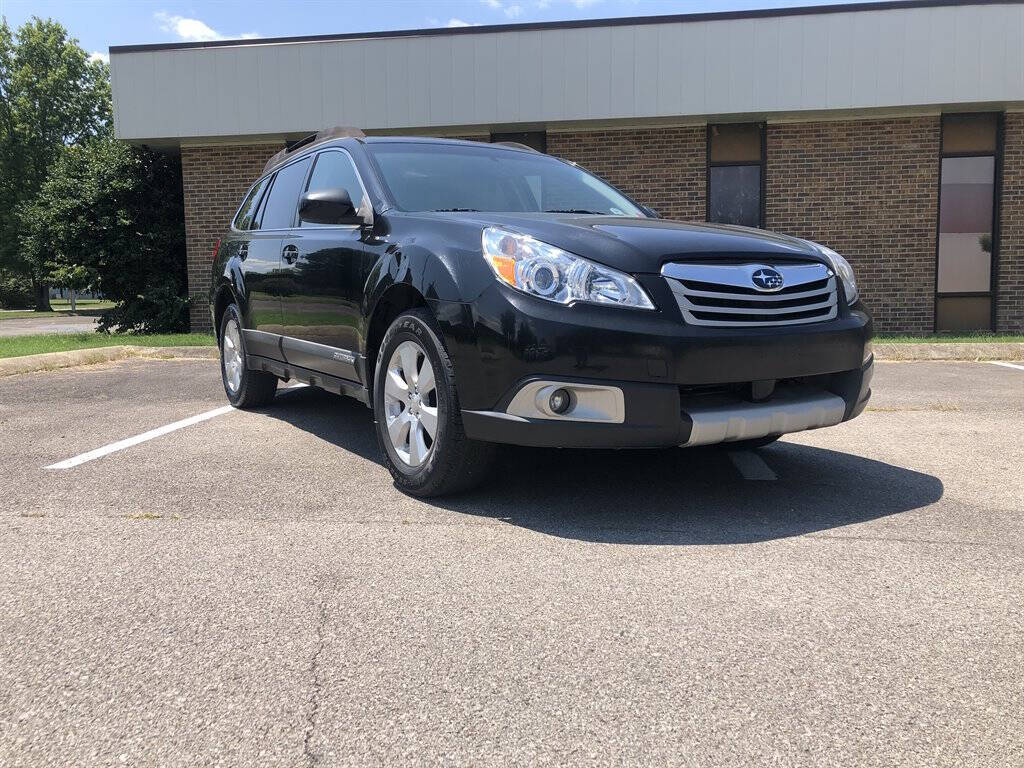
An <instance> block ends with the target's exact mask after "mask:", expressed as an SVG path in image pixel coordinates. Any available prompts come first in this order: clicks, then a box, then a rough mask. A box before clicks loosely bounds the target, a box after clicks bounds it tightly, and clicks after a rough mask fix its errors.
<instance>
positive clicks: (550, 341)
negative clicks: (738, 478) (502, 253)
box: [431, 275, 873, 448]
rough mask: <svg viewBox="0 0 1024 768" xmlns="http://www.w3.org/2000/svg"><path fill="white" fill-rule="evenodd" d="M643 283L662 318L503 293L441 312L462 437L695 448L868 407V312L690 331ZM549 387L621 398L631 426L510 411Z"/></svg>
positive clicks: (657, 283) (648, 282) (660, 286)
mask: <svg viewBox="0 0 1024 768" xmlns="http://www.w3.org/2000/svg"><path fill="white" fill-rule="evenodd" d="M638 279H640V280H641V282H643V283H644V288H645V289H646V290H647V291H648V293H649V294H650V295H651V296H652V298H654V299H655V302H656V304H657V305H658V306H659V307H661V308H662V309H661V310H659V311H656V312H644V311H632V310H622V309H612V308H608V307H597V306H587V305H578V306H574V307H571V308H566V307H562V306H559V305H555V304H551V303H549V302H544V301H541V300H539V299H535V298H533V297H529V296H525V295H523V294H520V293H518V292H516V291H512V290H511V289H506V288H504V287H501V286H498V285H495V286H494V287H492V288H490V289H489V290H487V291H485V293H484V294H483V295H482V296H481V297H480V298H479V299H478V300H477V301H476V302H473V303H472V304H456V303H449V302H431V308H432V309H433V310H434V313H435V316H436V317H437V319H438V322H439V323H440V325H441V328H442V331H443V333H444V336H445V344H446V346H447V348H448V351H449V354H450V356H451V358H452V361H453V363H454V367H455V370H456V372H457V374H458V387H459V398H460V401H461V405H462V416H463V423H464V427H465V431H466V435H467V436H468V437H470V438H472V439H476V440H485V441H491V442H501V443H514V444H519V445H527V446H556V447H558V446H561V447H595V448H596V447H656V446H671V445H698V444H707V443H711V442H724V441H730V440H746V439H752V438H755V437H760V436H766V435H773V434H784V433H787V432H793V431H800V430H803V429H813V428H816V427H821V426H829V425H831V424H835V423H839V422H840V421H845V420H848V419H850V418H853V417H854V416H856V415H857V414H858V413H860V411H861V410H863V408H864V405H865V404H866V403H867V398H868V397H869V396H870V387H869V383H870V378H871V373H872V371H873V359H871V358H870V357H868V358H867V359H865V349H866V345H867V343H868V341H869V340H870V339H871V335H872V328H871V318H870V317H869V316H868V314H867V312H866V310H865V309H864V308H863V307H862V306H861V305H859V304H857V305H854V306H853V307H846V306H843V307H841V308H840V312H839V316H838V317H837V318H835V319H834V320H830V321H827V322H821V323H814V324H808V325H800V326H774V327H766V328H743V329H719V328H708V327H696V326H692V325H687V324H686V323H685V322H683V319H682V317H681V315H680V314H679V311H678V308H677V307H676V304H675V301H674V300H673V299H672V297H671V294H670V293H669V292H668V288H667V285H666V283H665V281H664V280H662V279H661V278H660V277H659V276H649V275H638ZM662 293H664V294H667V295H661V294H662ZM541 380H542V381H545V382H559V381H564V382H575V383H577V384H580V385H584V386H585V385H598V386H606V387H615V388H617V389H620V390H621V392H622V398H623V401H624V404H625V408H624V411H625V413H624V418H623V419H622V420H621V421H619V422H617V423H588V422H581V421H574V420H570V419H565V420H560V419H552V418H540V419H534V418H527V417H524V416H522V415H515V414H512V413H509V412H508V410H509V406H510V403H511V402H512V400H513V398H515V396H516V394H517V393H518V392H519V391H520V390H521V389H522V388H523V387H524V386H525V385H527V384H528V383H530V382H536V381H541ZM752 382H773V383H774V386H775V387H776V389H775V392H774V394H773V396H772V397H770V398H768V399H767V400H764V401H763V402H752V401H753V400H754V399H755V398H754V397H752V392H751V390H750V385H751V383H752ZM744 392H746V394H744ZM513 410H516V409H514V408H513Z"/></svg>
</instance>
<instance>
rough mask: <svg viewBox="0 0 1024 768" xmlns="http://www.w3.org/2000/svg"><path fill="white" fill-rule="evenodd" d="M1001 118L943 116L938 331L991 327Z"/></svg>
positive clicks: (985, 328) (976, 115) (984, 329)
mask: <svg viewBox="0 0 1024 768" xmlns="http://www.w3.org/2000/svg"><path fill="white" fill-rule="evenodd" d="M1000 123H1001V116H1000V115H998V114H996V113H994V112H989V113H984V114H974V115H944V116H943V118H942V149H941V153H942V158H941V166H940V176H939V233H938V244H937V256H936V258H937V266H936V286H935V287H936V297H935V330H937V331H986V330H992V309H993V301H992V265H993V263H994V259H995V255H996V248H997V245H998V243H997V242H996V240H997V237H996V227H995V221H996V181H997V179H998V174H999V145H1000V132H1001V126H1000Z"/></svg>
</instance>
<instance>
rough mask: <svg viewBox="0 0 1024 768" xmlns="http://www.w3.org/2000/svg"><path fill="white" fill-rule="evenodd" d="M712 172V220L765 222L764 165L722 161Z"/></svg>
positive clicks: (734, 222) (752, 225)
mask: <svg viewBox="0 0 1024 768" xmlns="http://www.w3.org/2000/svg"><path fill="white" fill-rule="evenodd" d="M708 170H709V171H710V173H711V200H709V201H708V205H709V215H708V219H709V220H710V221H714V222H717V223H719V224H742V225H744V226H746V227H757V226H760V224H761V166H759V165H722V166H713V167H711V168H710V169H708Z"/></svg>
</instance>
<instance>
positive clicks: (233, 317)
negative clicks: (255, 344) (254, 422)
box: [220, 304, 277, 408]
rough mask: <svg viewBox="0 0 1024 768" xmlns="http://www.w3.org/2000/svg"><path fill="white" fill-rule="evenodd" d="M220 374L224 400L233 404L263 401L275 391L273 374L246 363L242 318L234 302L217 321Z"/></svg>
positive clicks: (250, 405)
mask: <svg viewBox="0 0 1024 768" xmlns="http://www.w3.org/2000/svg"><path fill="white" fill-rule="evenodd" d="M220 376H221V379H222V380H223V382H224V392H225V393H226V394H227V396H228V402H230V403H231V404H232V405H233V406H235V407H236V408H258V407H260V406H261V405H266V404H267V403H269V402H270V401H271V400H273V399H274V393H275V392H276V391H277V377H276V376H274V375H273V374H272V373H267V372H266V371H250V370H249V369H248V368H247V367H246V364H245V339H244V337H243V335H242V321H241V317H240V315H239V312H238V307H237V306H236V305H234V304H231V305H229V306H228V308H227V309H225V310H224V316H223V318H222V320H221V324H220Z"/></svg>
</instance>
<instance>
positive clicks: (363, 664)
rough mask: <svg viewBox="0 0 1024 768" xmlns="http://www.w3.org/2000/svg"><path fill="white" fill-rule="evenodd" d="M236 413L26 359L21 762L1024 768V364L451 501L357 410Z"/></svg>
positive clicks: (18, 497)
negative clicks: (410, 479) (796, 422)
mask: <svg viewBox="0 0 1024 768" xmlns="http://www.w3.org/2000/svg"><path fill="white" fill-rule="evenodd" d="M224 405H225V398H224V394H223V390H222V388H221V384H220V379H219V371H218V369H217V365H216V363H215V362H214V361H209V360H189V361H185V360H178V361H146V360H134V361H127V362H123V363H115V364H106V365H103V366H94V367H91V368H86V369H79V370H69V371H58V372H50V373H36V374H25V375H20V376H11V377H6V378H2V379H0V434H2V445H0V452H2V466H3V469H0V488H2V497H3V502H2V516H0V764H2V765H4V766H18V765H25V766H30V765H31V766H34V765H40V764H43V763H50V764H61V765H110V764H128V765H182V766H186V765H187V766H195V765H207V764H231V765H253V766H271V765H317V764H319V765H336V764H346V763H352V764H378V763H379V764H395V763H428V762H429V763H435V762H443V763H449V764H462V765H465V764H488V763H490V764H493V763H499V762H500V763H522V764H534V763H548V764H563V763H572V764H591V763H601V764H608V763H617V764H636V763H656V762H671V763H677V764H691V765H711V764H730V765H743V764H750V763H760V764H765V763H772V764H782V765H793V764H802V765H822V764H838V765H878V766H889V765H895V764H915V765H951V766H952V765H965V764H970V765H1020V764H1022V763H1024V729H1022V728H1021V722H1022V720H1021V717H1022V711H1024V696H1022V690H1024V608H1022V593H1024V586H1022V585H1024V472H1022V469H1021V462H1022V459H1024V437H1022V425H1024V367H1022V366H1021V365H1020V364H1017V367H1010V366H1000V365H995V364H990V363H889V364H886V363H881V364H879V366H878V371H877V373H876V378H875V397H874V399H873V401H872V403H871V405H870V407H869V410H868V411H867V412H866V413H865V414H864V415H863V416H861V417H860V418H858V419H857V420H855V421H853V422H851V423H848V424H844V425H840V426H838V427H834V428H831V429H827V430H821V431H817V432H810V433H804V434H800V435H796V436H792V437H789V438H786V439H785V440H784V441H783V442H780V443H779V444H777V445H775V446H773V447H771V448H768V449H765V450H762V451H758V452H756V453H749V452H729V451H723V450H704V449H701V450H689V451H687V450H679V449H677V450H671V451H642V452H600V453H591V452H567V451H555V450H550V451H549V450H543V451H542V450H526V449H514V450H513V449H509V450H508V451H506V452H504V453H503V455H502V461H501V466H500V467H499V470H498V471H497V473H496V474H495V477H494V478H493V479H492V481H491V482H490V483H489V484H488V485H487V486H485V487H484V488H482V489H480V490H478V491H475V492H473V493H471V494H469V495H465V496H460V497H456V498H451V499H442V500H435V501H431V502H424V501H419V500H415V499H412V498H409V497H407V496H404V495H402V494H400V493H398V492H397V491H396V490H395V489H394V488H393V487H392V486H391V483H390V478H389V476H388V474H387V472H386V470H385V469H384V468H383V467H382V466H381V465H380V463H379V462H378V459H377V447H376V442H375V437H374V433H373V429H372V426H373V425H372V418H371V414H370V412H369V411H368V410H367V409H366V408H365V407H364V406H362V405H360V404H358V403H356V402H355V401H351V400H345V399H341V398H338V397H336V396H333V395H329V394H326V393H323V392H320V391H317V390H313V389H310V388H308V387H307V388H295V389H288V390H283V391H281V392H280V393H279V394H278V397H277V400H276V402H275V403H274V405H273V406H272V407H270V408H267V409H265V410H263V411H259V412H240V411H232V410H230V409H227V410H226V411H225V412H217V413H215V414H213V415H211V414H210V412H211V411H214V410H215V409H220V408H222V406H224ZM201 414H202V415H205V416H208V418H205V419H204V420H201V421H197V422H196V423H192V424H190V425H189V426H185V427H182V428H180V429H175V430H173V431H168V432H166V433H165V434H160V435H159V436H156V437H153V438H152V439H147V440H145V441H142V442H139V443H137V444H134V445H131V446H129V447H126V448H124V449H122V450H117V451H114V452H110V453H107V454H105V455H102V456H99V457H97V458H90V459H88V460H83V461H81V463H76V464H75V465H74V466H69V467H68V468H64V469H45V467H48V466H51V465H54V464H59V463H61V462H66V461H67V460H69V459H73V458H75V457H80V456H82V455H83V454H87V453H88V452H90V451H94V450H95V449H99V448H102V447H104V446H109V445H110V444H112V443H116V442H117V441H121V440H124V439H126V438H130V437H132V436H135V435H139V434H142V433H145V432H147V431H149V430H154V429H158V428H160V427H164V426H166V425H169V424H172V423H174V422H177V421H179V420H182V419H186V418H189V417H194V416H197V415H201Z"/></svg>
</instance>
